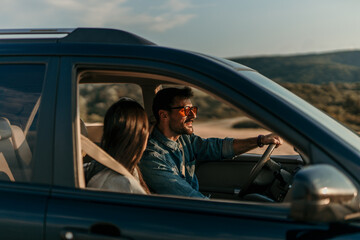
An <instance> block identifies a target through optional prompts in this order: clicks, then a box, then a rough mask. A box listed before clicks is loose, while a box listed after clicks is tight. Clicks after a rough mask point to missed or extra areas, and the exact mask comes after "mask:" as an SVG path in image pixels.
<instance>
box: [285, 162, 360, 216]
mask: <svg viewBox="0 0 360 240" xmlns="http://www.w3.org/2000/svg"><path fill="white" fill-rule="evenodd" d="M291 194H292V196H291V211H290V217H291V218H293V219H295V220H299V221H306V222H337V221H342V220H344V218H345V216H346V215H348V214H352V213H354V212H357V211H358V210H359V204H358V203H357V200H356V196H357V189H356V187H355V186H354V185H353V184H352V182H351V181H350V180H349V179H348V178H347V177H346V176H345V175H344V174H343V173H341V172H340V171H339V170H337V169H336V168H335V167H333V166H330V165H325V164H319V165H313V166H309V167H305V168H303V169H301V170H300V171H299V172H298V173H297V174H296V175H295V177H294V182H293V188H292V193H291Z"/></svg>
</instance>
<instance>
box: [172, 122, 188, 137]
mask: <svg viewBox="0 0 360 240" xmlns="http://www.w3.org/2000/svg"><path fill="white" fill-rule="evenodd" d="M170 129H171V130H172V131H173V132H174V133H176V134H179V135H182V134H187V135H191V134H193V132H194V128H193V127H192V126H191V127H186V126H185V123H181V124H179V125H177V126H176V125H173V124H171V123H170Z"/></svg>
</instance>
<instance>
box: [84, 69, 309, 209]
mask: <svg viewBox="0 0 360 240" xmlns="http://www.w3.org/2000/svg"><path fill="white" fill-rule="evenodd" d="M78 83H79V87H78V104H79V107H78V109H79V116H80V117H79V118H78V119H79V123H78V124H79V127H78V128H79V129H80V125H81V121H84V122H85V125H86V129H87V134H88V138H89V139H90V140H91V141H92V142H93V143H95V144H96V145H97V146H99V144H100V141H101V136H102V120H103V116H104V115H105V112H106V110H107V109H108V108H109V107H110V106H111V104H112V103H114V102H115V101H117V100H118V99H119V98H120V97H130V98H133V99H135V100H136V101H138V102H139V103H140V104H142V105H143V107H144V109H145V111H146V112H147V114H148V116H149V120H150V123H151V124H152V125H154V124H155V122H154V117H153V114H152V110H151V109H152V108H151V106H152V99H153V97H154V96H155V93H156V92H157V91H158V90H159V89H161V88H163V87H167V86H179V87H181V86H185V85H186V86H190V87H192V88H193V89H194V93H195V96H194V98H193V99H192V103H193V105H197V106H198V107H199V113H198V119H197V120H195V122H194V129H195V131H194V132H195V134H197V135H199V136H201V137H221V138H225V137H229V136H226V135H223V136H220V135H219V134H216V132H220V133H221V132H223V128H220V129H219V130H217V129H216V127H215V125H210V128H207V129H208V130H206V128H203V129H205V130H204V131H203V132H206V133H207V134H210V135H207V136H202V135H201V134H199V133H197V129H198V126H199V129H200V126H203V125H205V126H206V124H209V122H217V123H219V122H220V126H221V125H223V124H221V123H223V122H224V121H225V120H226V119H227V118H232V119H237V118H241V119H247V120H246V124H240V125H243V126H240V127H237V128H234V126H227V128H228V129H230V131H231V132H235V133H236V134H238V135H236V136H238V138H242V134H241V130H242V129H243V130H245V132H246V133H247V134H248V132H249V130H255V132H256V133H257V132H259V131H260V132H261V131H262V132H269V130H267V129H265V128H263V127H261V125H259V124H261V123H258V122H257V121H256V120H252V119H251V117H250V118H249V116H246V115H244V113H242V112H241V111H240V110H237V109H236V108H234V107H233V106H232V105H231V104H230V103H227V102H224V101H223V100H221V99H220V98H219V97H217V96H213V95H211V94H210V93H208V92H207V91H205V90H203V89H200V88H199V87H197V86H193V85H190V84H188V83H187V82H185V81H182V80H180V79H177V78H174V77H169V76H164V75H160V74H154V73H146V72H136V71H121V70H108V69H100V70H94V69H91V70H87V69H81V70H79V74H78ZM209 102H211V105H215V106H216V108H214V107H212V106H206V105H207V104H209ZM201 111H203V112H202V114H201ZM211 111H215V112H211ZM216 111H217V113H216ZM224 111H225V112H226V113H229V115H228V116H227V114H224ZM224 115H225V117H224ZM249 122H251V124H250V127H249V126H247V125H249ZM197 124H198V125H197ZM218 125H219V124H218ZM255 125H256V126H255ZM222 127H223V126H222ZM238 130H239V132H238ZM212 133H213V134H214V136H211V134H212ZM222 134H224V133H222ZM225 134H226V133H225ZM280 148H281V147H280ZM288 149H290V151H288V153H285V154H284V153H281V154H276V151H278V150H275V153H274V154H273V155H271V153H272V151H273V150H274V149H273V147H270V146H269V147H268V148H267V147H264V148H261V149H257V150H256V151H257V152H255V153H245V154H241V155H239V156H235V157H234V158H233V159H223V160H221V161H214V160H213V159H209V160H208V161H203V162H199V163H198V164H197V166H196V175H197V177H198V180H199V184H200V191H201V192H202V193H203V194H204V195H206V196H210V199H221V200H235V201H237V200H245V201H256V202H286V201H288V200H289V195H290V194H287V193H288V191H289V189H290V188H291V183H292V178H293V176H294V174H295V173H296V172H297V171H298V170H299V169H300V168H301V167H302V166H303V165H304V164H305V163H304V161H303V159H302V157H301V156H300V155H299V153H297V152H296V151H294V149H293V147H292V146H291V145H290V144H288ZM270 155H271V157H270ZM89 159H91V158H89V157H88V156H87V157H85V158H84V159H83V161H84V163H85V164H86V163H87V162H89ZM95 160H96V159H95ZM79 176H82V174H79ZM98 191H99V189H98Z"/></svg>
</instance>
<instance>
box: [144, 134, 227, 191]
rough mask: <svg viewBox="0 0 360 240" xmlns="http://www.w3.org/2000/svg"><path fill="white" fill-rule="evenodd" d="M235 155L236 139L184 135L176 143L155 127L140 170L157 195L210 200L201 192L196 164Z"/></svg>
mask: <svg viewBox="0 0 360 240" xmlns="http://www.w3.org/2000/svg"><path fill="white" fill-rule="evenodd" d="M233 156H234V150H233V139H232V138H225V139H219V138H208V139H204V138H201V137H199V136H196V135H194V134H192V135H185V134H184V135H181V136H180V137H179V139H178V140H177V141H172V140H170V139H168V138H167V137H165V136H164V135H163V134H162V133H161V132H160V131H159V130H158V129H157V128H155V129H154V131H153V132H152V134H151V135H150V137H149V140H148V144H147V147H146V150H145V152H144V154H143V157H142V159H141V161H140V164H139V167H140V169H141V172H142V175H143V178H144V180H145V182H146V184H147V185H148V186H149V188H150V189H151V190H152V191H153V192H155V193H158V194H170V195H180V196H188V197H200V198H206V197H205V196H204V195H203V194H202V193H200V192H199V183H198V179H197V177H196V175H195V164H196V162H197V161H199V162H200V161H211V160H221V159H223V158H231V157H233ZM184 161H185V163H184Z"/></svg>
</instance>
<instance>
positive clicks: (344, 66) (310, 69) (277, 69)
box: [229, 51, 360, 84]
mask: <svg viewBox="0 0 360 240" xmlns="http://www.w3.org/2000/svg"><path fill="white" fill-rule="evenodd" d="M229 60H232V61H234V62H238V63H240V64H243V65H246V66H248V67H251V68H253V69H255V70H257V71H258V72H260V73H261V74H263V75H265V76H267V77H269V78H271V79H272V80H274V81H276V82H278V83H283V82H288V83H289V82H290V83H314V84H323V83H329V82H334V83H344V82H346V83H354V82H359V81H360V51H342V52H332V53H323V54H307V55H294V56H269V57H242V58H230V59H229Z"/></svg>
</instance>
